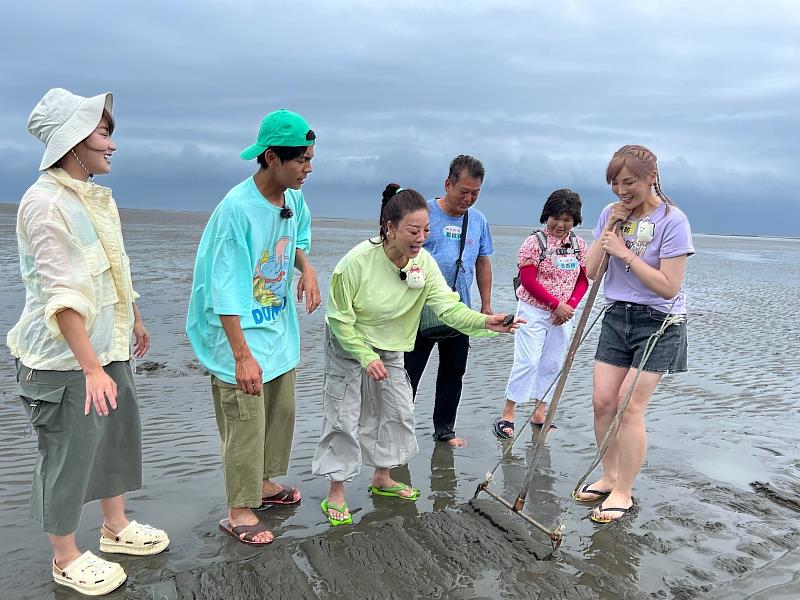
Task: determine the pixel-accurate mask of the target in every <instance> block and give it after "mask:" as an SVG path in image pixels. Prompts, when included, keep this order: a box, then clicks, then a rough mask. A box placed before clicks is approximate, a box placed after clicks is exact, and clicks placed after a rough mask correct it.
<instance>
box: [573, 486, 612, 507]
mask: <svg viewBox="0 0 800 600" xmlns="http://www.w3.org/2000/svg"><path fill="white" fill-rule="evenodd" d="M578 494H594V496H595V497H594V498H578V496H577V495H575V496H574V497H573V498H574V500H575V502H583V503H584V504H589V503H591V502H597V501H598V500H605V499H606V498H608V496H609V494H611V492H601V491H600V490H593V489H592V488H590V487H589V484H588V483H587V484H586V485H584V486H583V487H582V488H581V489H580V491H579V492H578Z"/></svg>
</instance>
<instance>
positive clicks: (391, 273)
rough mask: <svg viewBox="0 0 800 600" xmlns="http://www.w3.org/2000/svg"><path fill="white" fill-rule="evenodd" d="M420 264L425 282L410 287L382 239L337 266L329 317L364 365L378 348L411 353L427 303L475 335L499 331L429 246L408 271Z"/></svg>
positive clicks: (367, 243)
mask: <svg viewBox="0 0 800 600" xmlns="http://www.w3.org/2000/svg"><path fill="white" fill-rule="evenodd" d="M414 266H418V267H420V268H421V269H422V271H423V272H424V274H425V285H424V286H423V287H422V288H420V289H413V288H411V287H409V285H408V283H407V282H406V281H403V280H401V279H400V277H399V273H398V271H399V269H398V268H397V266H396V265H395V264H394V263H392V261H390V260H389V257H388V256H386V252H384V250H383V245H382V244H374V243H372V242H371V241H370V240H365V241H363V242H361V243H360V244H358V245H357V246H356V247H355V248H353V249H352V250H350V252H348V253H347V254H346V255H345V256H344V257H343V258H342V259H341V260H340V261H339V264H337V265H336V268H335V269H334V271H333V275H332V276H331V282H330V290H329V294H328V303H327V307H326V313H325V319H326V321H327V323H328V326H329V327H330V328H331V331H332V332H333V335H335V336H336V339H337V340H338V342H339V344H341V346H342V348H344V349H345V350H347V351H348V352H350V354H352V355H353V356H354V357H355V358H356V359H357V360H358V361H359V362H360V363H361V365H362V366H363V367H365V368H366V366H367V365H368V364H369V363H371V362H372V361H374V360H376V359H378V358H380V357H379V356H378V354H377V353H376V352H375V350H374V348H379V349H381V350H389V351H400V352H410V351H411V350H413V349H414V341H415V339H416V336H417V329H418V328H419V319H420V315H421V314H422V307H423V306H424V305H425V304H427V305H428V306H429V307H430V308H431V309H432V310H433V311H434V312H435V313H436V314H437V315H438V316H439V318H440V319H441V320H442V321H443V322H444V323H446V324H447V325H449V326H450V327H453V328H454V329H458V330H459V331H460V332H462V333H464V334H466V335H470V336H476V337H477V336H490V335H495V334H494V333H493V332H492V331H489V330H488V329H486V326H485V325H486V315H483V314H481V313H479V312H477V311H474V310H472V309H471V308H469V307H467V306H466V305H465V304H463V303H462V302H460V301H459V295H458V293H457V292H454V291H453V290H451V289H450V287H449V286H448V285H447V282H446V281H445V279H444V277H443V276H442V273H441V271H440V270H439V266H438V265H437V264H436V260H435V259H434V258H433V257H432V256H431V255H430V254H429V253H428V251H427V250H424V249H423V250H421V251H420V253H419V255H418V256H417V257H416V258H414V259H411V260H410V261H409V262H408V264H407V265H406V266H404V267H403V271H406V272H408V271H410V270H411V269H412V268H413V267H414Z"/></svg>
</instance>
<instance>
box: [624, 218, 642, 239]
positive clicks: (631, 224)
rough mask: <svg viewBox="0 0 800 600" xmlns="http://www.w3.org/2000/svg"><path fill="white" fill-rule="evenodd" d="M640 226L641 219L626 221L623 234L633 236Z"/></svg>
mask: <svg viewBox="0 0 800 600" xmlns="http://www.w3.org/2000/svg"><path fill="white" fill-rule="evenodd" d="M638 226H639V221H625V222H624V223H623V224H622V235H627V236H632V235H633V233H634V232H635V231H636V229H637V227H638Z"/></svg>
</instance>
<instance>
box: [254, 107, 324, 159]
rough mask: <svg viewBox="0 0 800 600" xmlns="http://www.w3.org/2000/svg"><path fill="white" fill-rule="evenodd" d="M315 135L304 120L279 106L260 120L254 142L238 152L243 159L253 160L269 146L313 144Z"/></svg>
mask: <svg viewBox="0 0 800 600" xmlns="http://www.w3.org/2000/svg"><path fill="white" fill-rule="evenodd" d="M316 139H317V136H316V135H314V132H313V131H311V128H310V127H309V126H308V123H307V122H306V120H305V119H304V118H303V117H301V116H300V115H298V114H297V113H294V112H292V111H290V110H286V109H285V108H281V109H280V110H276V111H274V112H271V113H269V114H268V115H267V116H266V117H264V119H263V120H262V121H261V125H260V126H259V128H258V137H257V138H256V143H255V144H253V145H252V146H250V147H249V148H245V149H244V150H242V151H241V152H240V153H239V156H241V157H242V158H243V159H244V160H253V159H254V158H256V157H257V156H258V155H259V154H261V153H262V152H264V151H265V150H266V149H267V148H269V147H270V146H288V147H297V146H313V145H314V142H315V141H316Z"/></svg>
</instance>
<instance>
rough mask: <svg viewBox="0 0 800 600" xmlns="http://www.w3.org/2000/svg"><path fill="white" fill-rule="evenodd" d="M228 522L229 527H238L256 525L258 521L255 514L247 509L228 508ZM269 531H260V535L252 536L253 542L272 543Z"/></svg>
mask: <svg viewBox="0 0 800 600" xmlns="http://www.w3.org/2000/svg"><path fill="white" fill-rule="evenodd" d="M228 520H229V521H230V523H231V527H239V526H240V525H257V524H258V522H259V520H258V517H257V516H256V514H255V513H254V512H253V511H252V510H250V509H249V508H247V507H241V508H234V507H233V506H231V507H228ZM273 537H274V536H273V535H272V532H271V531H262V532H261V533H258V534H256V535H255V536H253V541H254V542H257V543H259V544H268V543H269V542H271V541H272V538H273Z"/></svg>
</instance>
